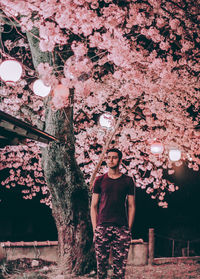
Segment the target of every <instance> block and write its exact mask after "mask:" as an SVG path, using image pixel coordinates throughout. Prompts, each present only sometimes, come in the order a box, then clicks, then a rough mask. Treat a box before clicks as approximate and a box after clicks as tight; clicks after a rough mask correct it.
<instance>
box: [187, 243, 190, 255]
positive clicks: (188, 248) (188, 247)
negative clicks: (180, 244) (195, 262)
mask: <svg viewBox="0 0 200 279" xmlns="http://www.w3.org/2000/svg"><path fill="white" fill-rule="evenodd" d="M189 256H190V241H189V240H188V242H187V257H189Z"/></svg>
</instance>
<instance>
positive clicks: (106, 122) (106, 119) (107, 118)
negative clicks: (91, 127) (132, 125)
mask: <svg viewBox="0 0 200 279" xmlns="http://www.w3.org/2000/svg"><path fill="white" fill-rule="evenodd" d="M99 124H100V126H101V127H102V128H106V129H112V128H113V127H114V125H115V119H114V117H113V115H112V114H111V113H103V114H102V115H101V116H100V117H99Z"/></svg>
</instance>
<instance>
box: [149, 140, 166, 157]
mask: <svg viewBox="0 0 200 279" xmlns="http://www.w3.org/2000/svg"><path fill="white" fill-rule="evenodd" d="M163 150H164V147H163V144H162V143H161V142H154V143H152V144H151V153H153V154H162V153H163Z"/></svg>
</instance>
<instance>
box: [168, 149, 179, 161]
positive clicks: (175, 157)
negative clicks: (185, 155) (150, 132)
mask: <svg viewBox="0 0 200 279" xmlns="http://www.w3.org/2000/svg"><path fill="white" fill-rule="evenodd" d="M169 159H170V160H171V161H173V162H177V161H179V160H180V159H181V151H180V150H179V149H175V148H174V149H170V150H169Z"/></svg>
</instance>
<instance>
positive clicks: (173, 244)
mask: <svg viewBox="0 0 200 279" xmlns="http://www.w3.org/2000/svg"><path fill="white" fill-rule="evenodd" d="M174 246H175V243H174V239H173V240H172V257H174Z"/></svg>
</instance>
